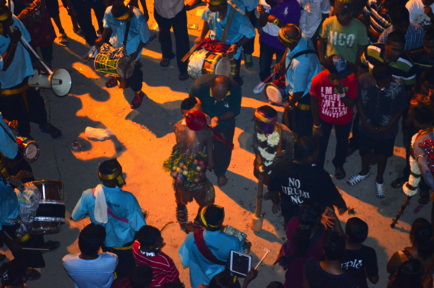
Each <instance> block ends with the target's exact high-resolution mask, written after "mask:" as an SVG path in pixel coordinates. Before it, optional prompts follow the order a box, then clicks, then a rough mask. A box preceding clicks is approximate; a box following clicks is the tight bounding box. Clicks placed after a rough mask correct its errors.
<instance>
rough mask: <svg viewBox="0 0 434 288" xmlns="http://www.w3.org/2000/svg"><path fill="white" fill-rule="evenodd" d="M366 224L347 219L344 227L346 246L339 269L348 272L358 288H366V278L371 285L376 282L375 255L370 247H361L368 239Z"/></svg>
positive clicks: (356, 219)
mask: <svg viewBox="0 0 434 288" xmlns="http://www.w3.org/2000/svg"><path fill="white" fill-rule="evenodd" d="M368 231H369V228H368V224H366V222H365V221H363V220H361V219H360V218H357V217H353V218H350V219H348V221H347V225H346V226H345V236H346V238H347V244H346V247H345V253H344V256H343V258H342V261H341V268H342V269H343V270H348V273H350V274H352V275H354V276H355V277H357V279H358V280H359V285H360V288H367V287H368V283H367V281H366V277H368V279H369V281H370V282H371V283H372V284H375V283H377V282H378V279H379V277H378V265H377V254H376V253H375V250H374V249H372V248H371V247H367V246H364V245H362V243H363V242H364V241H365V240H366V238H367V237H368Z"/></svg>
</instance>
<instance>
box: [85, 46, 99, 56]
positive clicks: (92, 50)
mask: <svg viewBox="0 0 434 288" xmlns="http://www.w3.org/2000/svg"><path fill="white" fill-rule="evenodd" d="M97 50H98V49H96V46H95V45H93V46H91V47H90V49H89V51H88V52H87V54H86V55H87V56H88V57H89V59H93V58H95V57H96V55H97V54H98V52H97Z"/></svg>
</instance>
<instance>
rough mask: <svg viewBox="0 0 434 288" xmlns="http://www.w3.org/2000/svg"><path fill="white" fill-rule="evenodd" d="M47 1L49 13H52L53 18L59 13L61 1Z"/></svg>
mask: <svg viewBox="0 0 434 288" xmlns="http://www.w3.org/2000/svg"><path fill="white" fill-rule="evenodd" d="M45 3H46V4H45V6H46V8H47V11H48V15H50V17H51V18H52V17H54V16H56V15H59V2H58V1H57V0H47V1H46V2H45Z"/></svg>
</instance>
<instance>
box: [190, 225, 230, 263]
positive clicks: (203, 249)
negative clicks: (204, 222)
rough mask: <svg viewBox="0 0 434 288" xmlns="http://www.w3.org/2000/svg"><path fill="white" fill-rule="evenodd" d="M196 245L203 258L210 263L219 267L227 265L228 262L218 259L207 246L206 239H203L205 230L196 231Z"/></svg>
mask: <svg viewBox="0 0 434 288" xmlns="http://www.w3.org/2000/svg"><path fill="white" fill-rule="evenodd" d="M194 243H196V246H197V249H199V251H200V253H201V254H202V256H203V257H205V258H206V259H207V260H208V261H210V262H212V263H214V264H218V265H226V262H223V261H220V260H219V259H217V257H215V256H214V254H212V252H211V250H209V248H208V246H206V243H205V239H204V238H203V229H199V230H196V231H194Z"/></svg>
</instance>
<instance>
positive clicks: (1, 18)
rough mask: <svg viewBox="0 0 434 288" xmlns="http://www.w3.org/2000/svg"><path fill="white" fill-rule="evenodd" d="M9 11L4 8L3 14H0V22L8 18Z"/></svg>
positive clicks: (9, 15) (9, 16)
mask: <svg viewBox="0 0 434 288" xmlns="http://www.w3.org/2000/svg"><path fill="white" fill-rule="evenodd" d="M8 12H9V11H7V10H5V11H4V13H3V14H1V15H0V22H3V21H6V20H8V19H9V18H11V14H9V13H10V12H9V13H8Z"/></svg>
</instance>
